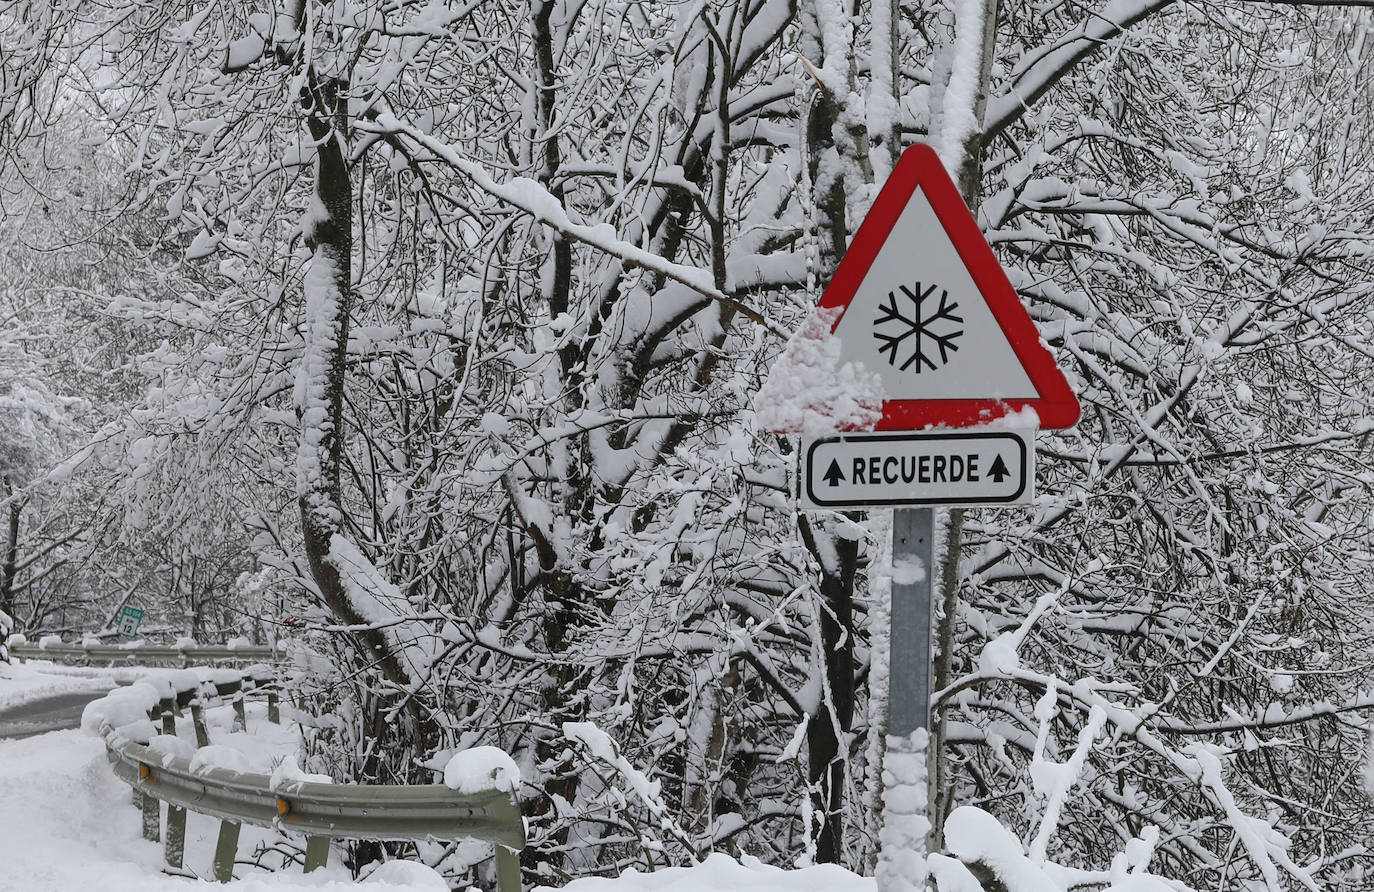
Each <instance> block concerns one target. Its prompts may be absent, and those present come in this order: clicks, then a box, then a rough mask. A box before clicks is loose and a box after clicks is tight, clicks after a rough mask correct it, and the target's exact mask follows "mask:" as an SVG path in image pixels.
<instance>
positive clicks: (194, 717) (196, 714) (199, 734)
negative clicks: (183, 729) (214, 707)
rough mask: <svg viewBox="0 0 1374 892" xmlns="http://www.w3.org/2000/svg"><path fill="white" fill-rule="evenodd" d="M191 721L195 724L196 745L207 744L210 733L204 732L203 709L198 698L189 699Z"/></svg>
mask: <svg viewBox="0 0 1374 892" xmlns="http://www.w3.org/2000/svg"><path fill="white" fill-rule="evenodd" d="M191 722H192V723H193V724H194V725H195V726H196V746H209V745H210V735H209V734H207V733H205V710H204V709H203V708H202V707H201V705H200V700H193V701H191Z"/></svg>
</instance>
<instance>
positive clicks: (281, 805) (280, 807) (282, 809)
mask: <svg viewBox="0 0 1374 892" xmlns="http://www.w3.org/2000/svg"><path fill="white" fill-rule="evenodd" d="M277 814H278V815H279V816H280V817H283V818H284V817H286V816H287V815H289V814H291V803H289V802H287V801H286V800H285V799H283V798H281V797H280V796H278V797H277Z"/></svg>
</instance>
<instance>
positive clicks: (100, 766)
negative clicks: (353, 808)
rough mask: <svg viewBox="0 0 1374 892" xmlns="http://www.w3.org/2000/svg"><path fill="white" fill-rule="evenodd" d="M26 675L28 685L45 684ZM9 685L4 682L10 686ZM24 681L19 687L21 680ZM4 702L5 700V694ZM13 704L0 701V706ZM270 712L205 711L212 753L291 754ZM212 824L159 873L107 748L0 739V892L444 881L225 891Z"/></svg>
mask: <svg viewBox="0 0 1374 892" xmlns="http://www.w3.org/2000/svg"><path fill="white" fill-rule="evenodd" d="M20 675H21V676H23V678H27V679H30V681H29V682H25V683H27V684H30V687H32V688H35V689H36V688H37V686H38V685H40V684H44V683H50V681H51V680H50V679H49V680H48V681H43V680H41V679H38V680H33V679H31V677H30V676H28V675H26V674H25V673H20ZM15 680H16V679H13V678H11V679H6V680H4V681H0V684H7V683H8V682H11V681H15ZM20 680H21V681H22V680H23V679H20ZM5 696H8V695H5ZM6 702H8V701H7V700H5V699H0V703H6ZM264 710H265V707H264V706H263V705H262V704H260V703H249V704H248V725H249V731H250V733H248V734H243V733H231V731H230V725H231V721H232V717H233V713H232V710H231V709H230V708H229V707H227V706H221V707H214V708H211V709H208V710H207V711H206V724H207V726H208V730H209V734H210V738H211V741H212V742H213V743H214V744H215V745H222V746H226V747H232V748H234V749H235V750H238V751H239V752H240V753H242V754H243V756H244V757H245V759H246V760H247V761H248V762H250V763H252V764H253V765H254V767H255V768H257V767H261V766H264V765H267V764H270V763H272V762H273V761H275V760H279V759H281V758H282V757H283V756H284V755H286V754H289V753H291V752H292V751H293V750H294V748H295V743H296V738H295V734H296V732H295V730H294V729H293V728H291V727H290V726H278V725H272V724H270V723H268V722H267V721H266V720H265V715H264ZM177 733H178V736H179V737H181V738H183V739H185V740H188V741H193V740H194V733H193V731H192V729H191V727H190V722H189V721H186V722H178V729H177ZM217 832H218V822H217V821H215V820H213V819H211V818H208V817H205V816H203V815H197V814H195V813H190V814H189V815H188V817H187V824H186V849H185V851H186V858H185V862H186V868H187V870H188V871H189V872H190V873H191V874H194V877H182V876H174V875H169V874H166V873H163V861H162V844H161V843H154V842H148V841H146V840H144V839H143V838H142V836H141V835H140V820H139V812H138V810H137V808H135V806H134V805H133V804H132V802H131V800H130V791H129V787H128V786H127V785H126V784H124V783H123V782H122V781H120V780H117V779H116V778H115V776H114V774H113V772H112V771H111V770H110V766H109V763H108V762H107V761H106V758H105V744H104V741H103V740H102V739H101V738H99V737H97V736H95V735H93V734H90V733H88V732H82V731H79V730H73V731H56V732H52V733H49V734H42V735H39V736H36V737H29V738H25V739H22V740H0V892H68V890H76V889H100V890H102V892H186V890H190V889H202V888H203V889H205V890H207V892H209V890H212V889H214V890H224V892H297V890H310V892H344V890H353V889H358V890H376V892H385V890H388V889H390V890H406V892H444V890H447V888H448V887H447V885H446V884H445V883H444V881H443V880H442V879H441V878H440V877H439V875H438V874H437V873H435V872H434V871H432V870H430V869H429V868H428V867H425V866H424V865H422V864H415V863H408V862H391V863H389V864H386V865H382V866H381V867H380V868H379V869H377V870H375V871H374V872H373V873H372V874H371V875H370V876H369V877H368V878H367V879H365V880H363V881H362V882H360V883H355V882H353V881H352V879H351V877H350V875H349V872H348V870H347V868H345V867H343V866H342V865H341V864H340V860H341V858H340V854H339V852H337V851H335V852H331V854H330V866H329V867H326V868H324V869H323V870H319V871H315V872H314V873H311V874H310V875H309V876H306V875H304V874H302V873H301V872H300V868H299V867H298V866H297V867H293V868H288V869H287V870H285V871H281V872H277V873H268V872H264V871H260V870H258V869H257V868H256V867H254V866H252V865H251V864H246V863H241V864H240V865H238V866H237V867H236V868H235V874H236V875H238V876H239V879H236V880H235V881H234V882H232V883H229V884H227V885H220V884H218V883H213V882H211V881H210V880H204V879H197V877H209V876H211V874H212V870H211V859H212V857H213V853H214V848H215V837H216V834H217ZM278 839H279V837H278V836H277V835H276V834H275V833H274V832H273V831H271V830H268V829H265V828H258V827H250V826H247V825H245V826H244V827H243V830H242V835H241V837H240V840H239V850H238V851H239V858H240V859H241V861H246V860H248V859H250V858H251V857H252V855H253V853H254V851H255V850H256V849H257V848H258V846H259V845H270V844H272V842H274V841H276V840H278ZM564 888H565V890H566V892H873V890H874V885H873V881H872V880H871V879H866V878H862V877H859V876H856V875H855V874H852V873H849V872H848V871H845V870H843V869H841V868H838V867H834V866H829V865H824V866H819V867H811V868H807V869H805V870H795V871H784V870H780V869H778V868H775V867H768V866H766V865H764V864H762V863H760V862H758V861H756V860H754V859H751V858H748V857H746V858H744V859H743V863H740V862H736V861H735V860H733V859H731V858H729V857H727V856H725V855H713V856H711V857H710V858H708V859H707V860H706V861H705V862H704V863H703V864H700V865H697V866H696V867H691V868H668V869H664V870H659V871H656V872H654V873H635V872H633V871H631V872H627V873H626V874H625V875H624V876H622V877H619V878H617V879H594V878H593V879H582V880H577V881H575V882H573V883H571V884H569V885H568V886H566V887H564ZM550 892H551V890H550Z"/></svg>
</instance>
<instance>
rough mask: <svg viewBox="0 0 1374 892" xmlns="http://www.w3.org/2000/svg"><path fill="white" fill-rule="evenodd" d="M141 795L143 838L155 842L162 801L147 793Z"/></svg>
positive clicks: (158, 829) (159, 827) (159, 829)
mask: <svg viewBox="0 0 1374 892" xmlns="http://www.w3.org/2000/svg"><path fill="white" fill-rule="evenodd" d="M140 795H142V796H143V838H144V839H147V840H150V841H152V842H157V840H158V836H159V835H160V831H161V829H162V828H161V826H160V823H161V821H160V819H161V817H162V812H161V806H162V803H161V802H160V801H159V800H158V799H157V798H156V797H154V796H151V795H149V794H147V793H142V794H140Z"/></svg>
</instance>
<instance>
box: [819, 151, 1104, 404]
mask: <svg viewBox="0 0 1374 892" xmlns="http://www.w3.org/2000/svg"><path fill="white" fill-rule="evenodd" d="M917 189H920V190H922V191H923V192H924V193H925V196H926V200H928V201H929V202H930V206H931V208H932V209H933V210H934V211H935V217H936V219H937V220H939V221H940V224H941V225H942V226H943V227H944V229H945V234H946V235H947V236H948V237H949V240H950V243H951V244H953V245H954V249H955V251H957V252H958V254H959V259H960V260H961V261H962V262H963V264H964V266H965V268H967V270H968V272H969V275H970V276H971V277H972V279H973V284H974V285H975V286H976V287H977V288H978V291H979V292H980V293H981V294H982V296H983V299H984V300H985V301H986V302H987V305H988V309H990V310H991V311H992V315H993V318H994V319H996V320H997V323H998V325H999V326H1001V328H1002V333H1003V334H1004V335H1005V336H1006V339H1007V343H1008V344H1010V345H1011V349H1012V352H1013V353H1014V354H1015V356H1016V358H1017V360H1018V361H1020V363H1021V366H1022V368H1023V369H1025V372H1026V376H1027V377H1028V378H1029V379H1030V382H1031V385H1032V386H1033V387H1034V388H1035V391H1036V393H1038V394H1039V396H1038V397H1030V398H1027V397H1016V398H1006V399H992V398H988V399H929V400H920V399H904V400H885V401H884V402H883V414H882V418H881V419H880V420H879V421H878V423H877V425H876V426H875V427H874V430H880V431H902V430H919V429H921V428H925V427H932V426H934V427H952V428H959V427H974V426H976V425H981V424H987V423H989V422H992V421H995V420H997V419H998V418H1001V417H1003V416H1005V415H1007V414H1008V413H1012V412H1017V411H1019V410H1021V409H1023V408H1027V407H1029V408H1032V409H1034V410H1035V411H1036V413H1037V414H1038V415H1039V417H1040V427H1042V428H1047V429H1048V428H1065V427H1072V426H1073V425H1074V424H1075V423H1077V421H1078V417H1079V412H1080V410H1079V405H1078V398H1077V397H1076V396H1074V393H1073V389H1072V388H1071V387H1070V386H1069V382H1068V380H1067V379H1066V378H1065V377H1064V373H1063V372H1062V371H1060V369H1059V366H1058V365H1056V364H1055V361H1054V357H1053V356H1052V355H1051V354H1050V352H1049V350H1048V349H1047V348H1046V347H1045V345H1044V344H1042V343H1041V342H1040V332H1039V331H1038V330H1037V329H1036V327H1035V323H1034V322H1032V321H1031V318H1030V315H1029V314H1028V313H1027V312H1026V308H1025V307H1024V306H1022V304H1021V298H1020V297H1019V296H1018V295H1017V293H1016V289H1015V288H1013V287H1012V286H1011V282H1010V281H1008V280H1007V275H1006V273H1005V272H1003V271H1002V265H1001V264H1000V263H999V262H998V261H997V256H996V255H995V254H993V253H992V248H991V246H989V245H988V242H987V239H985V238H984V237H983V232H982V230H981V229H979V228H978V222H977V221H976V220H974V218H973V214H972V213H970V212H969V209H968V206H967V205H966V204H964V199H963V197H962V196H961V195H960V194H959V190H958V189H957V188H956V187H955V185H954V182H953V180H951V179H950V177H949V174H948V173H947V172H946V171H945V167H944V165H943V164H942V163H941V162H940V158H939V156H938V155H936V154H935V150H934V149H932V148H930V146H927V145H924V144H920V143H917V144H916V145H912V146H910V147H908V148H907V149H906V151H904V152H902V156H901V158H899V159H898V160H897V165H896V167H895V168H893V170H892V175H891V176H890V177H888V179H887V182H886V183H884V184H883V187H882V189H881V190H879V192H878V197H877V198H876V199H874V201H873V207H872V208H870V209H869V212H868V215H867V216H865V217H864V220H863V223H861V224H860V225H859V231H858V232H856V233H855V234H854V240H853V241H852V242H851V243H850V245H849V249H848V250H847V251H845V254H844V256H843V257H842V258H840V263H839V266H838V267H837V268H836V269H835V274H834V276H832V277H831V279H830V283H829V284H828V285H827V286H826V288H825V292H824V293H823V294H822V295H821V300H820V306H821V307H825V308H836V307H838V308H840V309H841V312H840V313H838V314H837V315H836V318H835V322H834V325H833V326H832V327H831V330H832V331H834V329H835V327H837V326H838V325H839V324H840V319H841V318H843V316H844V312H843V310H844V309H846V308H848V306H849V304H850V302H851V301H852V300H853V299H854V295H855V294H856V293H857V292H858V290H859V286H860V285H861V284H862V283H863V280H864V277H865V276H867V275H868V271H869V268H870V267H872V265H873V261H874V260H875V259H876V258H877V256H878V252H879V251H881V250H882V247H883V244H884V243H885V242H886V241H887V237H888V236H889V235H890V234H891V232H892V230H893V228H894V227H895V226H896V224H897V219H898V218H899V217H900V216H901V215H902V211H903V210H905V209H906V206H907V203H908V202H909V201H910V200H911V197H912V196H913V195H914V194H915V193H916V190H917Z"/></svg>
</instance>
